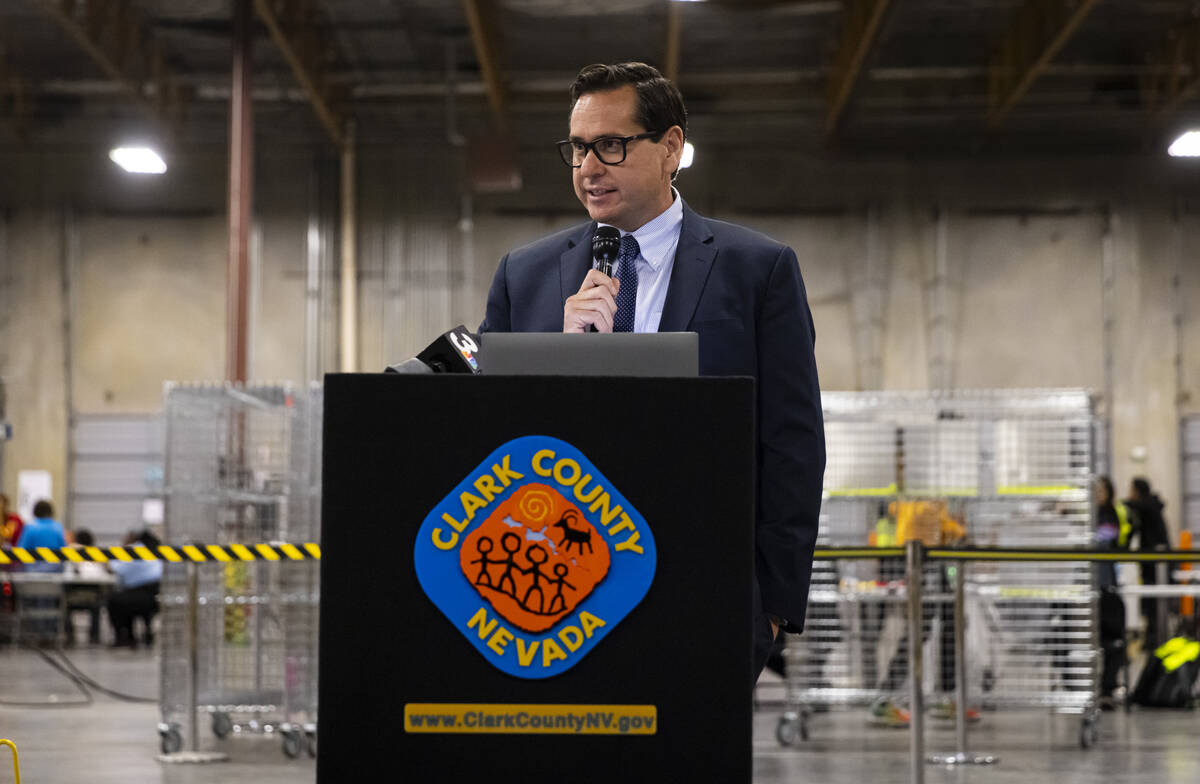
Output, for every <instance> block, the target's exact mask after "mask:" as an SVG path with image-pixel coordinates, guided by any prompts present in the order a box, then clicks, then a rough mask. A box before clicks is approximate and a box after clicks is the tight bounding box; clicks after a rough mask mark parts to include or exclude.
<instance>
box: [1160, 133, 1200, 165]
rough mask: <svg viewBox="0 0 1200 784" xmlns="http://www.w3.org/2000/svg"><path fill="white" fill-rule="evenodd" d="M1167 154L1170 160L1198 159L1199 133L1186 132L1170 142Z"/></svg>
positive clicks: (1199, 154) (1199, 148) (1199, 153)
mask: <svg viewBox="0 0 1200 784" xmlns="http://www.w3.org/2000/svg"><path fill="white" fill-rule="evenodd" d="M1167 154H1168V155H1170V156H1171V157H1172V158H1197V157H1200V131H1188V132H1186V133H1184V134H1183V135H1182V136H1180V137H1179V138H1178V139H1176V140H1175V141H1173V142H1171V146H1170V147H1168V148H1167Z"/></svg>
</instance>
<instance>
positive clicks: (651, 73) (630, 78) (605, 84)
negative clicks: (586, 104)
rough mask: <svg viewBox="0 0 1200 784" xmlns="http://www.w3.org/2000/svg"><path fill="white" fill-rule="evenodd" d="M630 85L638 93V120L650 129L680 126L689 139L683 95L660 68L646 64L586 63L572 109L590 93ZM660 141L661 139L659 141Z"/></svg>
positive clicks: (574, 89) (657, 130)
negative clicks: (659, 70) (660, 71)
mask: <svg viewBox="0 0 1200 784" xmlns="http://www.w3.org/2000/svg"><path fill="white" fill-rule="evenodd" d="M625 86H629V87H632V88H633V89H634V90H635V91H636V92H637V104H636V106H635V108H634V119H636V120H637V121H638V123H639V124H640V125H641V126H642V127H643V128H645V129H646V130H647V131H653V132H655V133H658V134H660V135H661V134H663V133H666V132H667V131H668V130H669V129H670V128H671V126H673V125H678V126H679V128H680V130H682V131H683V137H684V138H685V139H686V138H687V109H686V108H685V107H684V105H683V95H681V94H680V92H679V88H678V87H676V86H675V85H674V84H672V83H671V80H669V79H667V78H666V77H665V76H663V75H662V74H661V73H659V72H658V69H657V68H654V67H653V66H650V65H646V64H645V63H615V64H613V65H605V64H603V63H595V64H593V65H585V66H584V67H583V68H582V69H580V71H579V75H578V76H576V77H575V81H574V83H572V85H571V110H572V111H574V109H575V104H576V103H578V102H579V99H580V98H581V97H582V96H584V95H587V94H588V93H599V92H606V91H608V90H616V89H619V88H621V87H625ZM656 141H657V140H656Z"/></svg>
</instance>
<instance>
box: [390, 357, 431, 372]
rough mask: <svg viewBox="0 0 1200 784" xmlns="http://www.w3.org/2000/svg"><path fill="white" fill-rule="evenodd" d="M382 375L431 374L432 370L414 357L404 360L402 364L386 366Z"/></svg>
mask: <svg viewBox="0 0 1200 784" xmlns="http://www.w3.org/2000/svg"><path fill="white" fill-rule="evenodd" d="M383 372H384V373H432V372H433V368H431V367H429V365H426V364H425V363H424V362H422V361H421V360H419V359H417V358H416V357H412V358H410V359H406V360H404V361H403V362H397V363H396V364H395V365H388V368H387V370H385V371H383Z"/></svg>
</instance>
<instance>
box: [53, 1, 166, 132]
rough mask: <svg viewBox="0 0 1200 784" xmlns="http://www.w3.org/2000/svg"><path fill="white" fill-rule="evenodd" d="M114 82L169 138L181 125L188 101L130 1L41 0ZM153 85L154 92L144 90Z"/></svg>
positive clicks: (164, 57) (161, 49) (139, 13)
mask: <svg viewBox="0 0 1200 784" xmlns="http://www.w3.org/2000/svg"><path fill="white" fill-rule="evenodd" d="M37 4H38V5H39V6H41V7H42V8H43V9H44V10H45V11H46V12H47V13H48V14H49V15H50V16H51V17H53V19H54V20H55V21H56V22H58V24H59V26H60V27H62V29H63V30H64V31H66V33H67V34H68V35H69V36H70V37H71V38H72V39H74V40H75V42H76V43H77V44H79V46H80V47H81V48H82V49H83V50H84V51H85V52H87V54H88V55H89V56H90V57H91V58H92V60H94V61H95V62H96V64H97V65H99V66H100V68H101V70H103V71H104V73H105V74H107V75H108V77H109V78H110V79H112V80H113V81H114V82H116V83H117V84H119V85H120V86H121V88H122V89H123V90H124V91H125V92H126V93H128V94H129V96H130V97H131V98H133V99H134V101H135V102H137V104H138V105H140V106H141V107H142V108H144V109H145V110H146V112H147V113H148V114H149V115H150V117H151V118H152V119H153V120H154V121H155V122H156V123H158V124H159V126H160V130H162V131H163V132H164V133H165V134H167V135H168V136H174V135H175V133H176V132H177V130H178V128H179V125H180V123H181V122H182V120H183V113H184V109H185V106H186V102H187V99H188V97H189V95H188V93H187V91H185V90H184V89H183V88H182V87H181V86H180V83H179V79H178V75H177V74H176V73H175V72H174V71H173V70H172V69H171V68H170V66H168V65H167V61H166V56H165V54H164V52H163V47H162V44H161V42H160V41H158V40H157V39H156V38H155V36H154V35H153V33H151V32H150V31H149V29H148V28H147V26H146V25H145V24H144V19H143V18H142V14H141V12H140V11H139V10H138V8H137V7H136V6H135V5H134V3H132V2H131V1H130V0H109V1H108V2H103V3H100V2H90V3H86V4H78V3H76V2H75V0H37ZM147 82H148V83H149V85H150V86H151V89H145V88H144V85H146V83H147Z"/></svg>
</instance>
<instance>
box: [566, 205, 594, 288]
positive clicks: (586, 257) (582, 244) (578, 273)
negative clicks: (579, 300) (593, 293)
mask: <svg viewBox="0 0 1200 784" xmlns="http://www.w3.org/2000/svg"><path fill="white" fill-rule="evenodd" d="M595 231H596V223H595V221H593V222H591V223H589V224H587V225H586V226H584V227H583V230H582V231H581V232H580V233H578V234H576V235H575V236H574V237H572V238H571V239H570V241H568V243H567V250H565V251H563V254H562V256H561V257H560V258H559V263H558V270H559V276H560V279H561V283H562V304H563V305H566V303H567V297H569V296H571V295H572V294H574V293H575V292H577V291H579V284H580V283H583V277H584V276H585V275H587V273H588V270H589V269H591V268H592V254H591V247H592V243H591V242H590V240H591V237H592V233H593V232H595Z"/></svg>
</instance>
